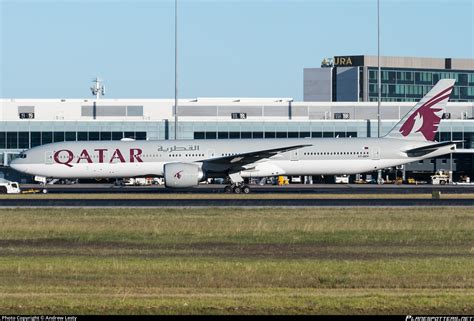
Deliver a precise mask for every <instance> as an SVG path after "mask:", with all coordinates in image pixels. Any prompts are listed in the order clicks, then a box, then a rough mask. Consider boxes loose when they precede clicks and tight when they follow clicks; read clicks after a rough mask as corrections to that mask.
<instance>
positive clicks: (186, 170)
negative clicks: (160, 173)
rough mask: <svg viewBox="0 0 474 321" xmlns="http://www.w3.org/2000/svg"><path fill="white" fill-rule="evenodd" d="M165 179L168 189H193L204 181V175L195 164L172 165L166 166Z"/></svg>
mask: <svg viewBox="0 0 474 321" xmlns="http://www.w3.org/2000/svg"><path fill="white" fill-rule="evenodd" d="M164 177H165V186H166V187H173V188H180V187H191V186H196V185H198V184H199V182H200V181H201V180H203V179H204V173H203V171H202V170H201V168H200V167H199V166H198V165H195V164H187V163H170V164H165V166H164Z"/></svg>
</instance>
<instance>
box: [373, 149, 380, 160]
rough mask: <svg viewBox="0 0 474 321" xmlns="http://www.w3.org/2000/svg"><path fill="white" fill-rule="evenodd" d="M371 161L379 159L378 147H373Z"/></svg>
mask: <svg viewBox="0 0 474 321" xmlns="http://www.w3.org/2000/svg"><path fill="white" fill-rule="evenodd" d="M372 159H373V160H379V159H380V147H374V148H373V149H372Z"/></svg>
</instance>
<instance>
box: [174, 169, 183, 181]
mask: <svg viewBox="0 0 474 321" xmlns="http://www.w3.org/2000/svg"><path fill="white" fill-rule="evenodd" d="M182 172H183V171H179V172H177V173H176V174H174V177H175V178H177V179H181V177H182V176H183V175H181V173H182Z"/></svg>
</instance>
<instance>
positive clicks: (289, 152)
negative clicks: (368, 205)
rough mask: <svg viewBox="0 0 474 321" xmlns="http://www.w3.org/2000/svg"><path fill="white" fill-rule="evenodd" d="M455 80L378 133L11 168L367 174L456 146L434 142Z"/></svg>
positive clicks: (53, 153)
mask: <svg viewBox="0 0 474 321" xmlns="http://www.w3.org/2000/svg"><path fill="white" fill-rule="evenodd" d="M454 82H455V80H452V79H442V80H440V81H439V82H438V83H437V84H436V85H435V86H434V87H433V88H432V89H431V90H430V91H429V92H428V93H427V94H426V96H425V97H423V98H422V99H421V100H420V101H419V102H418V103H417V104H416V105H415V106H414V107H413V108H412V109H411V110H410V111H409V112H408V113H407V114H406V115H405V116H404V117H403V118H402V119H401V120H400V122H399V123H398V124H397V125H395V127H394V128H393V129H392V130H391V131H390V132H389V133H388V134H387V135H386V136H384V137H381V138H294V139H240V140H233V141H231V142H230V141H228V140H156V141H88V142H82V141H81V142H61V143H53V144H47V145H43V146H38V147H34V148H32V149H30V150H27V151H24V152H23V153H21V154H20V155H19V157H18V158H16V159H15V160H13V161H12V163H11V167H12V168H14V169H15V170H17V171H20V172H23V173H27V174H31V175H35V176H41V177H44V178H123V177H144V176H160V177H164V180H165V185H166V186H167V187H172V188H179V187H191V186H195V185H198V184H199V182H201V181H203V180H205V179H207V178H211V177H212V178H213V177H222V178H229V179H230V182H231V184H230V185H228V186H226V188H225V191H226V192H231V191H233V192H234V193H242V192H243V193H248V192H249V191H250V189H249V187H248V186H247V185H245V184H244V178H250V177H265V176H278V175H322V174H325V175H326V174H357V173H363V172H370V171H374V170H379V169H383V168H387V167H393V166H397V165H402V164H406V163H410V162H414V161H419V160H423V159H426V158H432V157H436V156H440V155H444V154H449V153H452V152H453V151H454V150H455V148H456V145H455V142H452V141H450V142H434V138H435V135H436V132H437V130H438V126H439V123H440V121H441V119H442V115H443V113H444V112H445V108H446V104H447V102H448V99H449V96H450V94H451V91H452V89H453V85H454Z"/></svg>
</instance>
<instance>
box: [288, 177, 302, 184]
mask: <svg viewBox="0 0 474 321" xmlns="http://www.w3.org/2000/svg"><path fill="white" fill-rule="evenodd" d="M290 181H291V183H298V184H301V176H291V179H290Z"/></svg>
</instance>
